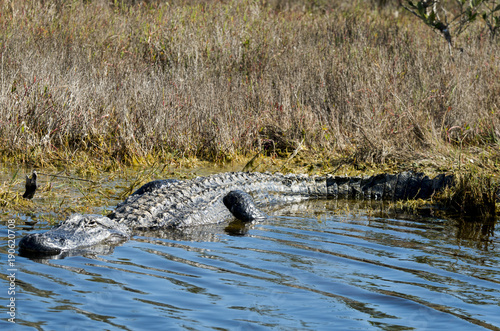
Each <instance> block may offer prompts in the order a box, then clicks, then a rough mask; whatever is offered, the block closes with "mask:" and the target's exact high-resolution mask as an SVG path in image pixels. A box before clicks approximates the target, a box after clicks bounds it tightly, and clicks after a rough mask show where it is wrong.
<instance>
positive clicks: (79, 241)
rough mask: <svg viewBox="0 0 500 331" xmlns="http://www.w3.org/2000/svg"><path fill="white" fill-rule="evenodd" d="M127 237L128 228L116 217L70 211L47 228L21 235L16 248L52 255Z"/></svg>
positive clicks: (22, 252) (113, 242)
mask: <svg viewBox="0 0 500 331" xmlns="http://www.w3.org/2000/svg"><path fill="white" fill-rule="evenodd" d="M129 238H130V230H129V229H128V228H127V227H126V226H125V225H123V224H120V223H118V222H117V221H115V220H112V219H109V218H108V217H104V216H99V215H80V214H73V215H71V216H70V217H69V218H68V219H67V220H65V221H64V222H63V223H61V224H60V225H59V226H58V227H56V228H54V229H52V230H50V231H47V232H44V233H32V234H29V235H27V236H25V237H24V238H22V239H21V240H20V241H19V252H20V253H21V254H22V255H30V254H33V253H34V254H36V255H44V256H52V255H58V254H61V253H63V252H67V251H70V250H84V249H85V247H89V246H95V245H99V244H108V245H109V244H116V243H119V242H121V241H123V240H127V239H129Z"/></svg>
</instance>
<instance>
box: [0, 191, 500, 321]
mask: <svg viewBox="0 0 500 331" xmlns="http://www.w3.org/2000/svg"><path fill="white" fill-rule="evenodd" d="M380 209H381V206H380V205H378V204H361V203H353V202H342V201H340V202H339V201H325V200H320V201H307V202H303V203H300V204H294V205H286V206H279V207H276V208H274V209H273V210H270V211H269V213H270V214H271V215H273V216H272V217H271V218H269V219H268V220H266V221H263V222H258V223H254V224H251V225H248V226H246V227H243V228H241V227H239V226H237V225H235V226H233V227H228V224H227V223H225V224H222V225H218V226H211V227H199V228H192V229H189V230H186V231H183V232H168V231H166V232H163V233H161V232H152V233H142V234H140V235H138V236H135V237H134V238H133V239H132V240H130V241H128V242H126V243H124V244H122V245H121V246H117V247H115V248H114V249H113V250H112V251H111V252H109V254H107V255H104V254H103V255H96V256H72V257H67V258H65V259H59V260H40V259H39V260H36V259H28V258H25V257H20V256H16V257H15V261H14V267H15V269H17V270H16V271H15V273H16V285H17V287H16V293H15V295H14V296H13V297H15V300H16V301H15V302H16V324H15V325H12V324H11V323H9V322H7V318H8V317H9V316H8V315H7V308H8V307H7V304H8V303H9V299H10V297H12V296H11V295H8V293H7V289H8V287H9V280H8V279H7V277H6V275H7V268H9V266H8V261H7V254H6V253H7V249H8V247H7V239H8V238H7V237H8V233H7V226H8V224H9V223H8V221H7V220H8V219H16V220H17V222H18V223H17V225H16V235H17V237H18V238H20V237H21V236H23V235H25V234H26V233H29V232H33V231H39V230H43V229H47V228H49V225H46V224H41V225H36V226H35V228H34V229H30V228H29V227H24V226H22V225H23V222H22V221H21V220H20V219H19V218H16V215H7V217H6V218H5V220H3V221H2V223H1V226H0V252H1V257H2V259H1V261H0V263H1V268H2V276H1V280H0V288H1V289H2V290H0V302H2V305H1V306H0V314H1V315H0V318H1V320H0V328H1V329H2V330H10V329H13V330H89V329H95V330H142V329H152V330H155V329H161V330H175V329H191V330H206V329H217V330H268V329H280V330H332V329H334V330H368V329H374V330H375V329H382V330H413V329H419V330H425V329H428V330H438V329H445V328H446V329H455V330H464V329H467V330H476V329H477V330H480V329H483V330H485V329H486V330H488V329H490V330H500V263H499V262H500V249H499V246H500V240H499V235H500V233H499V230H497V229H493V228H492V227H491V226H490V227H481V226H480V225H468V226H462V225H460V224H459V223H457V222H454V221H450V220H442V219H439V218H424V217H411V218H410V219H409V218H407V217H400V216H395V215H390V216H388V215H385V214H383V213H379V212H378V211H379V210H380ZM25 218H26V220H28V219H29V216H26V217H25ZM497 227H498V226H497ZM231 229H232V231H230V230H231ZM235 234H237V235H235Z"/></svg>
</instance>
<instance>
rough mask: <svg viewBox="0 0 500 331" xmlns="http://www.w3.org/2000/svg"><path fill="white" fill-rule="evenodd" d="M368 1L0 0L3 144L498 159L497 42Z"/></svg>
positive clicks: (110, 151) (451, 161)
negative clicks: (448, 34)
mask: <svg viewBox="0 0 500 331" xmlns="http://www.w3.org/2000/svg"><path fill="white" fill-rule="evenodd" d="M386 2H387V1H379V3H386ZM312 3H314V5H313V4H312ZM374 3H375V4H376V3H377V2H376V1H353V2H350V1H349V2H346V1H333V2H332V1H324V2H321V1H318V2H309V1H307V2H306V1H298V0H296V1H279V0H276V1H267V2H266V1H255V0H241V1H236V0H233V1H174V2H172V3H167V2H163V1H128V2H125V1H115V2H109V1H104V0H95V1H58V0H45V1H26V0H20V1H0V25H1V29H0V52H1V59H0V62H1V63H0V65H1V68H0V69H1V77H0V146H1V147H0V153H1V154H2V155H3V158H4V159H10V160H11V159H15V160H17V161H21V162H32V163H35V164H40V163H44V162H45V163H54V162H55V163H57V162H61V163H66V164H68V163H72V162H73V163H74V162H79V161H78V160H79V159H82V158H83V159H85V158H89V157H90V158H91V159H92V160H93V162H94V163H97V162H103V163H106V162H108V161H109V160H112V162H119V163H124V164H142V163H148V162H155V160H158V159H168V158H179V157H185V156H194V157H198V158H201V159H208V160H227V159H231V158H234V157H235V156H237V155H250V154H252V155H253V154H255V153H256V152H257V151H260V150H264V151H267V152H268V153H271V154H273V153H277V154H279V153H284V154H288V153H291V152H293V151H294V150H295V149H296V148H297V146H298V145H299V143H300V142H302V141H303V148H302V150H304V151H307V150H308V151H310V152H311V153H314V154H321V155H326V156H328V157H333V158H335V157H352V158H353V159H356V160H357V161H359V162H384V161H395V162H422V161H423V160H430V161H429V162H434V163H439V162H441V163H443V162H444V164H445V165H446V166H447V167H455V166H459V167H460V166H461V164H462V163H468V162H469V160H473V161H474V162H483V163H485V164H486V163H488V164H489V165H490V166H493V165H492V164H493V163H494V164H497V163H498V153H496V152H494V151H495V150H496V149H497V148H498V145H497V144H498V137H499V135H500V117H499V111H500V109H499V105H500V56H499V54H500V46H499V44H498V42H497V43H495V42H491V41H490V38H489V36H488V35H487V30H480V28H479V27H471V28H470V29H468V30H467V31H466V32H464V33H463V34H461V35H460V39H458V40H456V42H455V44H456V46H457V47H462V48H463V53H459V54H456V55H455V56H454V57H453V58H452V57H451V56H450V55H449V53H448V51H447V48H446V47H447V45H446V43H445V42H444V41H443V40H441V39H442V38H439V37H436V35H435V34H433V33H432V31H431V30H430V29H428V28H427V27H426V26H424V25H423V24H421V22H419V21H418V20H417V18H415V17H412V15H411V14H410V13H407V12H405V11H403V10H401V9H400V8H398V7H396V6H385V7H383V8H381V7H378V8H377V6H375V5H373V4H374ZM305 4H307V5H305ZM492 151H493V152H492ZM85 155H86V156H85ZM443 160H444V161H443Z"/></svg>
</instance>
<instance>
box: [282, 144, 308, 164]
mask: <svg viewBox="0 0 500 331" xmlns="http://www.w3.org/2000/svg"><path fill="white" fill-rule="evenodd" d="M303 144H304V139H302V141H301V142H300V144H299V146H297V148H296V149H295V151H293V153H292V155H290V157H289V158H288V159H287V160H286V161H285V163H283V165H282V166H281V168H280V170H279V171H281V170H283V168H285V166H286V164H287V163H288V162H290V160H291V159H293V158H294V157H295V156H296V155H297V154H298V153H299V151H300V150H301V149H302V145H303Z"/></svg>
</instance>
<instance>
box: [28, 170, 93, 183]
mask: <svg viewBox="0 0 500 331" xmlns="http://www.w3.org/2000/svg"><path fill="white" fill-rule="evenodd" d="M38 174H39V175H45V176H50V177H58V178H66V179H73V180H79V181H82V182H89V183H92V184H95V183H96V182H95V181H93V180H90V179H83V178H76V177H71V176H62V175H54V174H46V173H43V172H39V173H38Z"/></svg>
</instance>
